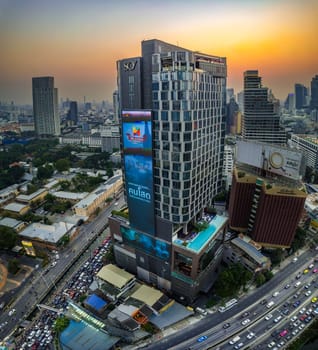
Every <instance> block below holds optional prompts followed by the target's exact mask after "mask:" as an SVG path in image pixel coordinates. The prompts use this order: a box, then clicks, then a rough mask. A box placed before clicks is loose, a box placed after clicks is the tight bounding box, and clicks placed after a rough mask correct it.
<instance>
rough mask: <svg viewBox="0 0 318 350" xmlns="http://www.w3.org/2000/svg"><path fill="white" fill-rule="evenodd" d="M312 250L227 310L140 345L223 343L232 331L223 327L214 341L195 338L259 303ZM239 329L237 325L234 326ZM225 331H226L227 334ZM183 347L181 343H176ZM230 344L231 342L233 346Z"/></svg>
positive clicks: (161, 349)
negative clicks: (198, 341)
mask: <svg viewBox="0 0 318 350" xmlns="http://www.w3.org/2000/svg"><path fill="white" fill-rule="evenodd" d="M315 253H317V252H313V251H306V252H304V253H303V254H302V255H301V256H300V257H299V258H298V261H297V262H296V263H291V264H288V265H287V266H286V267H285V268H283V269H281V270H280V271H279V272H278V273H276V274H275V275H274V277H273V278H272V279H271V280H270V281H268V282H267V283H265V284H264V285H263V286H261V287H260V288H257V289H256V290H255V291H254V292H253V294H250V295H247V296H246V297H243V298H242V299H240V300H239V303H238V304H237V305H236V306H234V307H233V308H232V309H230V310H228V311H226V312H225V313H219V312H216V313H214V314H210V315H208V316H205V317H204V319H202V320H200V321H198V322H196V323H193V324H191V325H189V326H185V327H183V328H182V329H181V330H179V331H178V332H176V333H173V334H171V335H169V336H165V337H164V338H161V339H160V340H156V341H154V342H152V343H150V344H147V345H145V346H143V347H140V348H143V349H147V350H148V349H149V350H150V349H151V350H167V349H175V350H180V349H187V348H188V349H209V348H210V349H216V346H215V344H219V343H222V342H223V341H224V340H226V339H229V338H231V337H232V334H230V333H228V332H227V331H226V330H224V329H222V331H221V332H220V333H219V338H218V339H215V342H214V344H210V345H208V344H205V343H197V341H196V340H197V338H198V337H199V336H200V335H204V334H205V333H208V331H209V330H210V329H212V328H214V327H216V326H219V325H220V324H223V323H225V322H227V321H228V320H229V319H231V318H232V317H233V316H237V315H240V314H241V313H242V312H244V310H246V309H248V308H250V307H251V306H252V305H253V304H256V303H259V302H260V301H261V300H263V299H264V296H266V295H267V294H270V295H271V294H272V293H273V292H274V291H275V290H276V289H277V288H281V287H280V286H281V284H282V283H283V282H284V281H285V280H286V279H287V278H290V276H292V275H294V274H295V272H296V271H298V270H299V269H300V268H301V267H303V266H304V264H308V261H310V260H311V259H312V258H313V257H314V256H315ZM240 328H241V330H242V331H243V330H244V327H243V326H241V327H240ZM237 331H239V329H238V330H237ZM227 333H228V334H227ZM181 344H183V345H182V346H184V345H185V344H187V346H186V347H183V348H182V347H180V346H178V345H181ZM232 347H233V346H232Z"/></svg>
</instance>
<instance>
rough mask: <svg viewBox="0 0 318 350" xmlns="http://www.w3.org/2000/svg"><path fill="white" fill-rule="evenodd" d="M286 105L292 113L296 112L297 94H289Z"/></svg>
mask: <svg viewBox="0 0 318 350" xmlns="http://www.w3.org/2000/svg"><path fill="white" fill-rule="evenodd" d="M284 106H285V108H286V109H287V110H288V112H290V113H292V112H294V110H295V95H294V94H288V96H287V98H286V101H285V105H284Z"/></svg>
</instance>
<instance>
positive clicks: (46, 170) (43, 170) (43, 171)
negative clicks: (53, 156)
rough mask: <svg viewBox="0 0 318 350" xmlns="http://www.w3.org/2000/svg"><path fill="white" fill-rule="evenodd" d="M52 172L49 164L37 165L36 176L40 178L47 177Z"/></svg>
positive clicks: (52, 169)
mask: <svg viewBox="0 0 318 350" xmlns="http://www.w3.org/2000/svg"><path fill="white" fill-rule="evenodd" d="M53 173H54V168H53V167H52V165H50V164H45V165H44V166H39V167H38V173H37V177H38V179H40V180H43V179H49V178H50V177H51V176H52V175H53Z"/></svg>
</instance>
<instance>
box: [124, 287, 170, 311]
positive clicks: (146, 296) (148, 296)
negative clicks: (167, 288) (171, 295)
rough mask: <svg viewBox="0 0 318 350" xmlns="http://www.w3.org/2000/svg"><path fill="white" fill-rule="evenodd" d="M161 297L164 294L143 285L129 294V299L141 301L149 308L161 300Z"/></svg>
mask: <svg viewBox="0 0 318 350" xmlns="http://www.w3.org/2000/svg"><path fill="white" fill-rule="evenodd" d="M163 295H164V294H163V293H162V292H160V291H159V290H157V289H155V288H152V287H148V286H146V285H145V284H143V285H141V286H140V287H139V288H138V289H137V290H136V291H135V292H134V293H133V294H131V296H130V297H131V298H134V299H137V300H139V301H142V302H144V303H145V304H147V305H149V306H153V305H155V304H156V303H157V302H158V301H159V300H160V299H161V298H162V296H163Z"/></svg>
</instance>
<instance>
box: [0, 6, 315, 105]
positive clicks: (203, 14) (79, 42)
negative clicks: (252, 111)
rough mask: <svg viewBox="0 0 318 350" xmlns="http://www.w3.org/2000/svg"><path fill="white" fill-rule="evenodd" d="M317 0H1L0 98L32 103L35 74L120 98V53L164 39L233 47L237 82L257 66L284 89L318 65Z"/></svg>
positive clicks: (74, 90) (80, 92) (207, 47)
mask: <svg viewBox="0 0 318 350" xmlns="http://www.w3.org/2000/svg"><path fill="white" fill-rule="evenodd" d="M317 37H318V1H317V0H222V1H221V0H217V1H215V0H157V1H153V0H134V1H132V0H63V1H61V0H54V1H53V0H51V1H50V0H0V50H1V51H0V101H2V102H10V101H11V100H13V101H15V103H31V102H32V89H31V88H32V87H31V79H32V77H33V76H47V75H50V76H54V77H55V85H56V87H58V89H59V98H61V97H62V98H64V99H65V98H67V97H68V98H70V99H74V100H77V101H83V99H84V96H85V97H86V101H93V100H96V101H101V100H109V101H111V98H112V97H111V96H112V93H113V91H114V90H115V89H116V61H117V60H119V59H122V58H127V57H133V56H140V54H141V48H140V42H141V41H142V40H145V39H154V38H156V39H160V40H163V41H166V42H169V43H173V44H176V45H179V46H182V47H185V48H188V49H191V50H194V51H201V52H203V53H207V54H213V55H218V56H224V57H226V58H227V64H228V82H227V86H228V87H234V88H235V90H236V92H238V91H240V90H242V77H243V72H244V71H245V70H247V69H258V70H259V72H260V75H261V76H262V77H263V83H264V85H266V86H268V87H269V88H271V89H272V91H273V92H274V94H275V96H276V97H278V98H281V99H285V97H286V95H287V93H288V92H292V91H293V88H294V84H295V83H296V82H298V83H302V84H304V85H306V86H310V81H311V78H312V77H313V76H314V75H316V74H318V41H317V40H318V39H317Z"/></svg>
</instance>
